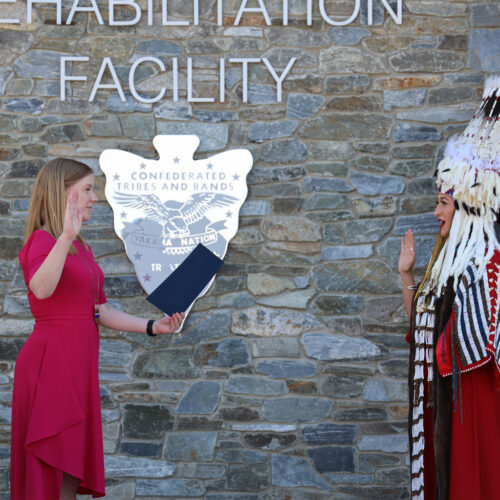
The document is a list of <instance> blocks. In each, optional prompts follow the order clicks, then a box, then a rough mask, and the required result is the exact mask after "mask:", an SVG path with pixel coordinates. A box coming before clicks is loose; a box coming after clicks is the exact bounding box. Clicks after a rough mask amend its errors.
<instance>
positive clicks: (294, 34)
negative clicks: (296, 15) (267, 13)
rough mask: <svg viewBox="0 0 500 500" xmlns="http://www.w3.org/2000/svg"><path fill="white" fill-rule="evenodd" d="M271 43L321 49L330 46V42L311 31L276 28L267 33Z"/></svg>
mask: <svg viewBox="0 0 500 500" xmlns="http://www.w3.org/2000/svg"><path fill="white" fill-rule="evenodd" d="M266 35H267V37H268V38H269V41H270V42H271V43H272V44H275V45H285V46H286V45H291V46H292V47H313V48H315V47H321V46H325V45H328V40H327V39H326V37H325V36H323V35H322V34H320V33H315V32H313V31H312V30H311V29H297V28H291V27H286V28H279V27H275V28H273V29H272V30H269V31H268V32H267V33H266Z"/></svg>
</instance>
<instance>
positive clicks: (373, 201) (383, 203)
mask: <svg viewBox="0 0 500 500" xmlns="http://www.w3.org/2000/svg"><path fill="white" fill-rule="evenodd" d="M351 203H352V206H353V208H354V211H355V212H356V213H357V215H358V216H359V217H373V216H385V215H393V214H395V213H396V199H395V198H394V197H392V196H384V197H378V198H354V199H353V200H352V202H351Z"/></svg>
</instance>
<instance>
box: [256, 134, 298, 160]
mask: <svg viewBox="0 0 500 500" xmlns="http://www.w3.org/2000/svg"><path fill="white" fill-rule="evenodd" d="M306 158H307V146H306V145H305V144H304V143H303V142H302V141H301V140H300V139H295V138H293V139H281V140H275V141H272V142H269V143H266V144H264V145H263V146H262V159H263V160H264V161H266V162H269V163H300V162H303V161H304V160H305V159H306Z"/></svg>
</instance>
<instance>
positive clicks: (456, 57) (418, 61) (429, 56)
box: [389, 49, 465, 73]
mask: <svg viewBox="0 0 500 500" xmlns="http://www.w3.org/2000/svg"><path fill="white" fill-rule="evenodd" d="M389 63H390V64H391V66H392V67H393V68H394V69H395V70H396V71H398V72H400V73H418V72H422V73H437V72H438V73H440V72H443V73H444V72H448V71H458V70H461V69H463V68H464V67H465V61H464V58H463V56H462V55H461V54H457V53H456V52H451V51H448V50H435V49H431V50H418V51H405V50H403V51H398V52H397V53H395V54H393V55H391V56H389Z"/></svg>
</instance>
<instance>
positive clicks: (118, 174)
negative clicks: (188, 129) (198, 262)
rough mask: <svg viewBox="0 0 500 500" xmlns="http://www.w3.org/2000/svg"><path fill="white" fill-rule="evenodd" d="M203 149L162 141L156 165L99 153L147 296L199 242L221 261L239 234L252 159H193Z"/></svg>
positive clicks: (174, 139)
mask: <svg viewBox="0 0 500 500" xmlns="http://www.w3.org/2000/svg"><path fill="white" fill-rule="evenodd" d="M199 143H200V140H199V138H198V137H197V136H195V135H157V136H156V137H155V138H154V139H153V145H154V147H155V149H156V150H157V151H158V155H159V159H153V160H152V159H145V158H142V157H141V156H138V155H136V154H133V153H129V152H127V151H122V150H117V149H106V150H105V151H103V152H102V153H101V156H100V159H99V163H100V166H101V169H102V171H103V172H104V174H105V176H106V187H105V194H106V198H107V200H108V202H109V204H110V205H111V208H112V209H113V216H114V227H115V232H116V234H117V235H118V236H119V238H120V239H121V240H122V241H123V242H124V244H125V251H126V253H127V256H128V258H129V259H130V260H131V262H132V263H133V265H134V267H135V271H136V274H137V278H138V280H139V282H140V284H141V286H142V287H143V288H144V290H145V291H146V292H147V293H148V294H150V293H151V292H152V291H153V290H154V289H155V288H156V287H157V286H158V285H159V284H160V283H162V282H163V281H164V280H165V279H166V278H167V277H168V275H169V274H170V273H171V272H172V271H174V270H175V269H176V268H177V267H178V266H179V264H180V263H181V262H182V261H183V260H184V259H185V258H186V257H187V256H188V255H189V254H190V252H191V251H192V250H193V249H194V248H195V247H196V245H198V243H202V244H203V245H204V246H206V247H207V248H208V249H210V250H211V251H212V252H213V253H214V254H215V255H217V257H219V258H221V259H223V258H224V256H225V254H226V251H227V246H228V243H229V241H230V240H231V238H233V236H234V235H235V234H236V231H237V230H238V216H239V212H240V208H241V206H242V204H243V202H244V201H245V198H246V196H247V193H248V189H247V183H246V177H247V174H248V172H249V171H250V169H251V168H252V163H253V159H252V155H251V153H250V152H249V151H248V150H246V149H233V150H229V151H224V152H222V153H218V154H215V155H213V156H211V157H209V158H204V159H198V160H195V159H194V158H193V155H194V153H195V151H196V149H197V147H198V145H199ZM210 284H211V283H210ZM210 284H209V285H207V287H206V288H205V290H203V291H202V293H201V294H200V296H201V295H203V294H204V293H205V292H206V290H207V289H208V288H209V286H210Z"/></svg>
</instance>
